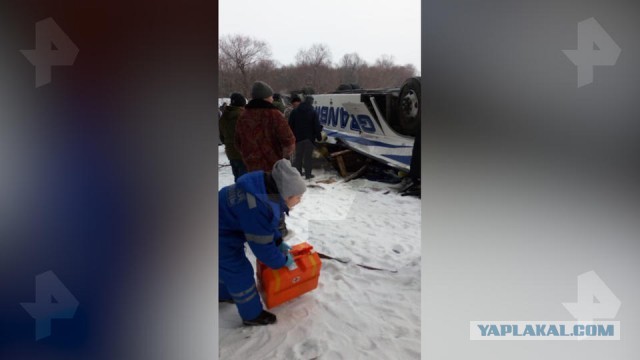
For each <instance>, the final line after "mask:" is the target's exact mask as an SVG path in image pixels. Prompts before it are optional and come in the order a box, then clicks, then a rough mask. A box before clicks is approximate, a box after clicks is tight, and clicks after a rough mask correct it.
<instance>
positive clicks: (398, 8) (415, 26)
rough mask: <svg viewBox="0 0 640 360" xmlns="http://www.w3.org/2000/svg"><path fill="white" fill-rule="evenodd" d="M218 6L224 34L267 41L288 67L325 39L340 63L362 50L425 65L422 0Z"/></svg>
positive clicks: (250, 1)
mask: <svg viewBox="0 0 640 360" xmlns="http://www.w3.org/2000/svg"><path fill="white" fill-rule="evenodd" d="M218 7H219V10H220V12H219V34H220V36H225V35H229V34H243V35H249V36H251V37H254V38H256V39H260V40H262V41H265V42H267V43H268V44H269V45H270V47H271V52H272V58H273V59H274V60H276V61H278V62H280V63H281V64H284V65H288V64H292V63H294V61H295V55H296V53H297V52H298V50H300V49H301V48H305V49H308V48H309V47H311V45H312V44H315V43H325V44H327V45H328V46H329V48H330V49H331V54H332V60H333V62H334V63H336V62H338V61H339V60H340V58H341V57H342V55H344V54H346V53H352V52H357V53H358V54H359V55H360V56H361V57H362V58H364V59H365V60H366V61H367V62H368V63H370V64H372V63H373V62H375V60H376V59H377V58H378V57H380V55H383V54H388V55H392V56H393V58H394V62H395V63H396V64H399V65H405V64H413V65H414V66H415V67H416V69H418V71H420V68H421V67H420V1H419V0H395V1H389V0H318V1H313V2H312V1H308V0H306V1H305V0H273V1H259V0H219V1H218Z"/></svg>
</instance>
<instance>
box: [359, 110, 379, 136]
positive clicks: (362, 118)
mask: <svg viewBox="0 0 640 360" xmlns="http://www.w3.org/2000/svg"><path fill="white" fill-rule="evenodd" d="M358 124H359V125H360V128H361V129H362V131H364V132H368V133H375V132H376V127H375V126H374V125H373V121H372V120H371V118H370V117H368V116H367V115H362V114H361V115H358Z"/></svg>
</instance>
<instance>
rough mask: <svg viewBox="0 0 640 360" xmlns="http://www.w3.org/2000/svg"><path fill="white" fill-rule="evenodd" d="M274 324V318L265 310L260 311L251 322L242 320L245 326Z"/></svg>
mask: <svg viewBox="0 0 640 360" xmlns="http://www.w3.org/2000/svg"><path fill="white" fill-rule="evenodd" d="M275 322H276V316H275V315H274V314H272V313H270V312H268V311H266V310H262V312H261V313H260V315H258V317H256V318H255V319H253V320H243V321H242V323H243V324H244V325H246V326H256V325H269V324H273V323H275Z"/></svg>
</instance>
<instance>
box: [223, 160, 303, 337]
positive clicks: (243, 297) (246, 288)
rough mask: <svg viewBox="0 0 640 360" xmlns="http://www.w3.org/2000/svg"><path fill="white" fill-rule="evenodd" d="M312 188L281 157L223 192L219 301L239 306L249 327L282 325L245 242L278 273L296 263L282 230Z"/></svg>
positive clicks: (225, 188) (244, 322) (243, 320)
mask: <svg viewBox="0 0 640 360" xmlns="http://www.w3.org/2000/svg"><path fill="white" fill-rule="evenodd" d="M306 190H307V187H306V184H305V182H304V180H302V178H301V177H300V174H298V172H297V171H296V170H295V169H294V168H293V167H291V164H290V163H289V161H288V160H286V159H281V160H279V161H277V162H276V163H275V164H274V166H273V169H272V170H271V171H270V172H264V171H253V172H249V173H247V174H245V175H244V176H242V177H240V179H238V182H237V183H235V184H234V185H229V186H227V187H224V188H222V189H221V190H220V191H219V193H218V199H219V202H218V214H219V215H218V224H219V232H218V239H219V243H218V254H219V258H218V270H219V285H218V301H219V302H231V303H234V304H235V305H236V307H237V308H238V312H239V313H240V317H241V318H242V323H243V324H244V325H269V324H273V323H275V322H276V316H275V315H274V314H272V313H270V312H268V311H266V310H264V308H263V306H262V302H261V301H260V294H259V293H258V290H257V289H256V282H255V279H254V270H253V267H252V265H251V263H250V262H249V259H247V256H246V255H245V243H248V245H249V248H251V251H252V252H253V254H254V255H255V256H256V258H257V259H258V260H260V261H261V262H263V263H264V264H265V265H266V266H268V267H270V268H272V269H279V268H282V267H283V266H290V265H292V263H293V256H292V255H291V254H290V253H289V249H290V247H289V245H287V244H286V243H285V242H284V241H283V240H282V234H281V233H280V231H279V230H278V228H277V227H278V223H279V221H280V219H281V218H283V217H284V213H285V212H288V211H289V210H291V209H293V207H294V206H296V205H297V204H298V203H299V202H300V201H301V200H302V195H303V194H304V192H305V191H306Z"/></svg>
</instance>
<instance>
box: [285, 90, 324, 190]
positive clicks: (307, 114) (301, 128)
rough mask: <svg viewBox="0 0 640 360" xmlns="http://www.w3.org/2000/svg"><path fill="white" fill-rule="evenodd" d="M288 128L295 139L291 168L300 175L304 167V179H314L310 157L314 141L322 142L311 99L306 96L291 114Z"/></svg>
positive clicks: (318, 122)
mask: <svg viewBox="0 0 640 360" xmlns="http://www.w3.org/2000/svg"><path fill="white" fill-rule="evenodd" d="M289 126H290V127H291V130H293V134H294V136H295V137H296V155H295V157H294V158H293V166H295V168H296V169H298V172H300V174H301V175H302V167H303V166H304V176H305V178H306V179H307V180H308V179H311V178H313V177H315V176H314V175H313V174H311V169H312V163H311V161H312V155H313V149H314V148H315V141H316V140H317V141H320V140H322V125H320V119H319V118H318V113H316V112H315V110H314V109H313V97H312V96H307V97H305V98H304V102H303V103H302V104H300V106H298V107H297V108H296V109H294V110H293V111H292V112H291V116H290V117H289Z"/></svg>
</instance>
